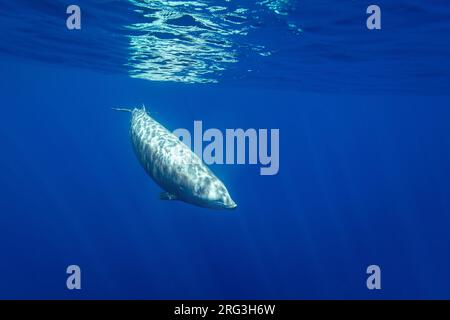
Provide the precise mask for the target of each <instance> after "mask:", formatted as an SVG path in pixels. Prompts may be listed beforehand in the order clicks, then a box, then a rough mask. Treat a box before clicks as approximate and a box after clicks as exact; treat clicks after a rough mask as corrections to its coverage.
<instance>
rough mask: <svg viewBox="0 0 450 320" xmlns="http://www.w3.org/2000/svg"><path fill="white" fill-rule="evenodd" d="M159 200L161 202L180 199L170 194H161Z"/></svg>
mask: <svg viewBox="0 0 450 320" xmlns="http://www.w3.org/2000/svg"><path fill="white" fill-rule="evenodd" d="M159 198H160V199H161V200H178V197H177V196H176V195H174V194H172V193H170V192H161V194H160V195H159Z"/></svg>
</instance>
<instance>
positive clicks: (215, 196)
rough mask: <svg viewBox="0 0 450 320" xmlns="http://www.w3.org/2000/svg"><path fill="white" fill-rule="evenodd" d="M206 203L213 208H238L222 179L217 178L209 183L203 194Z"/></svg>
mask: <svg viewBox="0 0 450 320" xmlns="http://www.w3.org/2000/svg"><path fill="white" fill-rule="evenodd" d="M203 200H204V204H205V205H206V206H207V207H209V208H213V209H236V208H237V204H236V202H234V201H233V199H232V198H231V196H230V194H229V193H228V190H227V188H226V187H225V185H224V184H223V183H222V182H221V181H220V180H218V179H217V180H215V181H214V182H212V183H210V184H209V185H208V188H206V190H205V193H204V196H203Z"/></svg>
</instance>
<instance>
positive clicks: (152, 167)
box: [113, 106, 237, 209]
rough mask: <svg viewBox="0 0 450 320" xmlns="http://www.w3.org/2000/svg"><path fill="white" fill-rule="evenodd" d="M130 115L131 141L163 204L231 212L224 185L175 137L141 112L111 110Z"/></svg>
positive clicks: (231, 201)
mask: <svg viewBox="0 0 450 320" xmlns="http://www.w3.org/2000/svg"><path fill="white" fill-rule="evenodd" d="M113 109H114V110H117V111H127V112H130V113H131V127H130V134H131V141H132V144H133V149H134V152H135V154H136V156H137V158H138V159H139V162H140V163H141V165H142V166H143V167H144V169H145V171H146V172H147V174H148V175H149V176H150V177H151V178H152V179H153V180H154V181H155V182H156V183H157V184H158V185H159V186H160V187H161V188H162V189H164V190H165V192H163V193H161V199H163V200H182V201H185V202H188V203H191V204H194V205H197V206H201V207H207V208H214V209H234V208H236V207H237V204H236V203H235V202H234V201H233V200H232V199H231V197H230V194H229V193H228V190H227V188H226V187H225V185H224V184H223V183H222V181H220V180H219V179H218V178H217V177H216V176H215V175H214V173H212V172H211V170H210V169H209V168H208V167H207V166H206V165H205V164H204V163H203V162H202V160H201V159H200V158H199V157H198V156H197V155H196V154H195V153H194V152H192V151H191V149H189V148H188V147H187V146H186V145H185V144H184V143H183V142H182V141H180V139H178V137H176V136H175V135H174V134H172V133H171V132H170V131H169V130H167V129H166V128H164V127H163V126H162V125H161V124H159V123H158V122H157V121H155V120H154V119H153V118H152V117H150V115H149V114H148V113H147V112H146V110H145V107H144V106H143V107H142V109H137V108H134V109H132V110H131V109H124V108H113Z"/></svg>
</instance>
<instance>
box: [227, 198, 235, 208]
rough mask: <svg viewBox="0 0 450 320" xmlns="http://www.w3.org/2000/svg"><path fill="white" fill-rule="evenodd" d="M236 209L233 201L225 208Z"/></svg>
mask: <svg viewBox="0 0 450 320" xmlns="http://www.w3.org/2000/svg"><path fill="white" fill-rule="evenodd" d="M236 208H237V204H236V202H234V201H233V200H232V201H231V203H230V204H229V205H228V206H227V209H236Z"/></svg>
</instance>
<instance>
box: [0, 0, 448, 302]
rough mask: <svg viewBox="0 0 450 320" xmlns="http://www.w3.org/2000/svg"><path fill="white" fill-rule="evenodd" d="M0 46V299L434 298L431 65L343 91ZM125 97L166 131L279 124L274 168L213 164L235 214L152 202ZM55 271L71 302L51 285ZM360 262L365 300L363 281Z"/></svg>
mask: <svg viewBox="0 0 450 320" xmlns="http://www.w3.org/2000/svg"><path fill="white" fill-rule="evenodd" d="M311 6H312V5H311ZM363 7H364V6H363ZM363 12H364V11H363ZM411 12H415V11H411ZM343 13H345V10H343ZM412 17H413V15H412V16H411V18H412ZM310 19H311V17H310ZM318 19H319V18H318ZM322 19H323V17H322ZM405 21H409V20H408V19H406V20H405ZM417 21H418V20H414V22H417ZM445 27H446V28H448V25H445ZM83 32H86V31H83ZM384 32H385V31H384ZM432 34H434V33H432ZM393 36H394V35H391V34H390V35H388V37H391V39H392V37H393ZM3 37H6V36H5V35H4V36H3ZM310 37H312V38H313V37H314V30H312V31H311V34H310ZM336 37H337V38H336V39H335V41H336V43H339V40H340V38H339V36H338V35H337V36H336ZM427 37H429V38H430V39H429V41H430V44H431V43H434V42H438V41H439V39H436V38H433V37H431V34H430V35H427ZM436 37H438V36H437V35H436ZM412 38H413V36H411V38H410V40H411V39H412ZM416 38H417V37H416ZM425 38H426V37H423V38H420V37H419V39H422V40H425ZM24 39H26V36H25V35H24ZM442 39H443V38H440V40H441V41H442ZM3 40H5V38H3ZM30 41H32V39H31V38H30ZM411 41H412V40H411ZM411 43H412V42H411ZM2 46H3V48H6V47H7V45H6V44H5V41H3V42H2ZM382 47H383V50H384V51H386V52H387V51H389V50H388V49H389V47H387V45H386V44H383V45H382ZM310 49H311V50H313V49H312V48H310ZM447 49H448V43H446V42H443V43H442V46H441V47H440V49H439V50H440V52H441V53H445V52H447V51H446V50H447ZM426 50H429V51H430V52H431V51H433V50H436V51H439V50H438V49H437V48H436V47H426ZM2 52H3V54H2V56H1V58H2V59H1V62H0V70H1V75H2V77H1V80H0V93H1V117H0V119H1V120H0V145H1V147H2V152H1V155H0V168H1V170H0V298H69V299H70V298H152V299H164V298H180V299H188V298H204V299H205V298H209V299H215V298H233V299H240V298H274V299H275V298H276V299H278V298H279V299H283V298H287V299H299V298H302V299H303V298H308V299H309V298H450V280H449V278H448V273H449V270H450V256H449V252H450V236H449V231H448V229H449V226H450V127H449V124H450V108H449V102H450V96H449V95H448V92H447V91H446V89H445V88H448V77H446V76H447V75H448V69H446V66H447V65H448V63H447V62H441V61H439V60H434V61H432V59H431V58H429V57H427V56H424V57H423V58H422V60H421V62H423V64H420V66H418V67H417V68H419V69H420V68H422V69H420V70H419V71H420V72H422V74H424V70H428V69H429V68H428V67H429V66H432V67H430V68H431V69H433V68H435V69H436V70H438V69H439V70H440V72H441V74H440V75H437V74H434V75H433V74H432V73H431V74H428V75H426V76H424V77H425V78H424V79H421V78H420V77H419V76H418V78H409V77H406V76H405V75H403V74H401V73H400V71H398V70H396V71H394V72H392V73H389V72H385V73H381V74H382V75H384V76H385V79H378V80H377V81H375V80H374V79H373V78H371V77H370V75H371V74H372V73H371V72H370V70H371V69H370V68H369V67H368V69H367V70H368V74H367V77H366V76H365V75H364V73H361V72H359V71H358V70H354V72H355V73H354V75H355V76H358V77H360V79H362V80H361V81H363V82H362V83H361V86H360V87H359V88H360V89H363V90H358V91H357V92H353V90H352V89H351V88H352V86H351V85H349V84H348V83H347V84H346V83H342V84H340V83H339V82H334V81H331V80H332V79H333V77H331V78H328V79H329V80H330V82H329V83H327V85H326V86H324V90H320V86H319V85H318V84H319V83H320V81H319V80H320V77H319V76H317V77H318V78H312V79H311V81H312V82H313V83H315V84H314V85H313V86H312V87H310V88H309V90H304V89H302V83H292V82H289V83H287V82H286V85H283V81H282V80H280V78H278V77H274V78H273V82H270V77H269V78H268V79H269V80H268V79H264V81H263V80H261V79H259V80H258V79H251V80H252V81H248V82H246V81H245V80H243V82H242V83H241V84H239V83H235V82H232V81H224V82H225V84H220V83H219V84H206V85H204V84H177V83H162V82H151V81H146V80H141V79H132V78H129V77H128V76H127V75H126V74H123V73H120V72H99V71H98V70H89V68H77V67H72V66H70V65H69V64H64V63H51V62H52V61H47V62H42V61H40V62H36V61H35V60H42V59H26V57H20V55H19V54H18V55H17V56H15V55H12V54H10V53H7V52H5V50H2ZM433 52H434V51H433ZM308 54H310V55H312V53H311V52H309V53H308ZM403 54H404V56H405V59H406V60H407V58H408V57H411V55H412V56H414V55H415V54H416V55H417V56H419V53H418V52H417V51H415V52H413V53H411V55H409V54H408V52H407V51H406V52H404V53H403ZM299 57H301V56H299ZM291 58H292V59H294V57H291ZM385 58H386V59H388V58H389V57H388V56H386V57H385ZM80 59H85V61H89V57H88V56H87V57H80ZM430 59H431V60H430ZM280 61H281V60H280ZM282 61H285V60H283V59H282ZM382 61H383V59H381V58H380V60H379V61H378V62H376V64H378V63H380V64H382ZM293 63H295V61H294V60H293ZM345 63H347V62H345ZM345 63H344V64H343V62H342V61H340V60H339V59H336V61H335V64H333V60H328V63H327V64H315V65H316V67H315V72H316V73H317V74H318V75H319V74H323V73H326V72H330V71H333V72H337V71H339V70H341V71H343V70H345V72H350V71H351V70H349V69H348V68H347V67H346V65H345ZM370 63H371V62H370V61H367V66H371V64H370ZM313 65H314V64H313ZM334 65H335V68H334V67H333V66H334ZM412 65H413V64H411V66H412ZM417 65H419V64H417ZM269 66H270V64H269V65H267V66H263V67H262V68H264V67H265V68H269ZM305 66H306V65H305ZM309 68H312V67H311V65H309ZM283 70H284V69H282V70H281V71H280V70H279V71H278V72H280V73H282V72H288V69H286V70H284V71H283ZM238 71H239V70H234V71H233V72H238ZM378 71H380V70H378ZM345 72H344V73H343V74H345ZM350 75H351V72H350V73H349V74H348V76H350ZM392 75H396V76H397V78H395V77H394V78H392V77H391V76H392ZM298 76H299V77H301V75H298ZM343 77H344V78H345V75H344V76H343ZM337 78H338V77H337ZM348 79H350V78H348ZM364 79H365V80H366V82H364ZM432 79H435V83H433V82H430V81H432ZM307 80H308V79H307V78H306V77H305V78H304V81H305V82H307ZM384 80H386V82H388V83H394V82H395V83H397V84H398V86H397V87H392V86H385V87H383V81H384ZM406 80H408V81H406ZM258 81H259V82H258ZM280 82H281V83H280ZM330 83H333V84H334V85H333V86H332V87H331V86H330ZM406 83H411V84H413V85H414V86H413V87H408V86H407V85H406ZM388 87H389V88H388ZM371 88H373V89H374V90H373V92H371ZM436 88H437V89H438V90H433V89H436ZM421 89H423V90H421ZM412 91H413V92H412ZM141 103H145V104H146V105H147V109H148V110H149V111H150V112H151V113H153V116H154V118H156V119H157V120H158V121H160V122H161V123H162V124H164V125H165V126H167V127H168V128H169V129H175V128H179V127H184V128H191V127H192V126H193V121H194V120H202V121H203V125H204V128H211V127H214V128H219V129H226V128H239V127H242V128H279V129H280V137H281V146H280V148H281V149H280V161H281V163H280V172H279V174H278V175H276V176H272V177H267V176H266V177H263V176H260V175H259V167H258V166H237V165H235V166H212V170H213V171H214V172H215V173H217V175H218V176H219V177H220V178H221V179H222V180H223V181H224V183H225V184H226V185H227V187H228V189H229V191H230V193H231V195H232V196H233V198H234V199H235V200H236V202H237V203H238V204H239V207H238V209H237V210H236V211H231V212H228V211H211V210H207V209H202V208H197V207H194V206H190V205H188V204H185V203H181V202H167V201H161V200H159V192H160V190H159V189H158V187H157V186H156V185H155V184H154V183H153V182H152V181H151V180H150V179H149V178H148V177H147V176H146V175H145V173H144V171H143V170H142V168H141V167H140V166H139V164H138V162H137V161H136V159H135V156H134V154H133V151H132V148H131V144H130V141H129V136H128V129H129V128H128V126H129V119H128V115H127V114H124V113H117V112H113V111H111V109H110V108H111V107H113V106H131V105H139V104H141ZM70 264H77V265H79V266H80V267H81V269H82V290H81V291H69V290H67V289H66V287H65V282H66V276H67V275H66V274H65V269H66V267H67V266H68V265H70ZM370 264H378V265H380V266H381V269H382V290H381V291H378V292H374V291H369V290H367V288H366V273H365V271H366V267H367V266H368V265H370Z"/></svg>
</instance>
